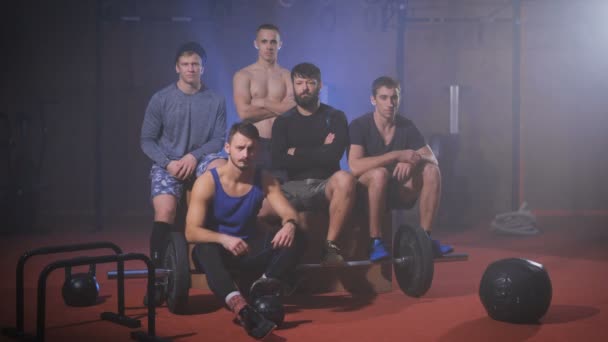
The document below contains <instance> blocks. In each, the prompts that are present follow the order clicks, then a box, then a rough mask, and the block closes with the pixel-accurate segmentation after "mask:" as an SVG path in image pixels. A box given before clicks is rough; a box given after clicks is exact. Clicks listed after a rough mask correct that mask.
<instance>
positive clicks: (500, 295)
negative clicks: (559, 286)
mask: <svg viewBox="0 0 608 342" xmlns="http://www.w3.org/2000/svg"><path fill="white" fill-rule="evenodd" d="M551 297H552V288H551V279H549V274H548V273H547V271H546V270H545V268H544V267H543V265H541V264H539V263H537V262H534V261H531V260H527V259H520V258H509V259H502V260H498V261H495V262H493V263H491V264H490V265H489V266H488V268H487V269H486V271H485V272H484V274H483V277H482V278H481V283H480V285H479V298H480V299H481V302H482V304H483V306H484V307H485V309H486V311H487V312H488V315H489V316H490V317H492V318H493V319H495V320H497V321H504V322H510V323H536V322H538V320H539V319H540V318H541V317H542V316H543V315H544V314H545V313H546V312H547V310H548V309H549V305H550V304H551Z"/></svg>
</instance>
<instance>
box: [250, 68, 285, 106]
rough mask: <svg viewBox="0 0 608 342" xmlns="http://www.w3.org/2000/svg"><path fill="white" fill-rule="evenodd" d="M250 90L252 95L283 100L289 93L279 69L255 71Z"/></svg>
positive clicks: (253, 96) (255, 97)
mask: <svg viewBox="0 0 608 342" xmlns="http://www.w3.org/2000/svg"><path fill="white" fill-rule="evenodd" d="M252 74H253V75H252V76H253V77H252V78H251V83H250V86H249V91H250V93H251V97H252V98H254V99H257V98H267V99H272V100H277V101H281V100H282V99H283V98H284V97H285V95H286V94H287V85H286V83H285V80H284V78H283V76H282V74H281V73H280V72H278V71H254V72H253V73H252Z"/></svg>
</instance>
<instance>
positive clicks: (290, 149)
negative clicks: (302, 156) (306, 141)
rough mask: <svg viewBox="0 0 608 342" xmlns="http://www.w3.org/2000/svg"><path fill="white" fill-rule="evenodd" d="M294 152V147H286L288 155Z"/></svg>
mask: <svg viewBox="0 0 608 342" xmlns="http://www.w3.org/2000/svg"><path fill="white" fill-rule="evenodd" d="M295 153H296V148H295V147H290V148H288V149H287V154H289V155H290V156H293V155H294V154H295Z"/></svg>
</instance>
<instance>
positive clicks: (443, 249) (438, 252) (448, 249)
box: [431, 240, 454, 258]
mask: <svg viewBox="0 0 608 342" xmlns="http://www.w3.org/2000/svg"><path fill="white" fill-rule="evenodd" d="M431 243H432V245H433V255H434V256H435V258H437V257H442V256H444V255H446V254H450V253H452V252H453V251H454V247H452V246H451V245H442V244H441V243H439V240H431Z"/></svg>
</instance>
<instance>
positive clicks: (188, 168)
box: [180, 153, 197, 179]
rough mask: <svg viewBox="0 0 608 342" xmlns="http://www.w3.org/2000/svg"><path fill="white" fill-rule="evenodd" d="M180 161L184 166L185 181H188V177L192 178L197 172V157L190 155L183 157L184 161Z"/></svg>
mask: <svg viewBox="0 0 608 342" xmlns="http://www.w3.org/2000/svg"><path fill="white" fill-rule="evenodd" d="M180 161H181V162H182V164H183V165H184V166H183V167H182V172H183V179H187V178H188V177H190V176H192V174H193V173H194V171H195V170H196V164H197V160H196V157H195V156H193V155H192V154H190V153H188V154H186V155H185V156H183V157H182V159H180Z"/></svg>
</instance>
